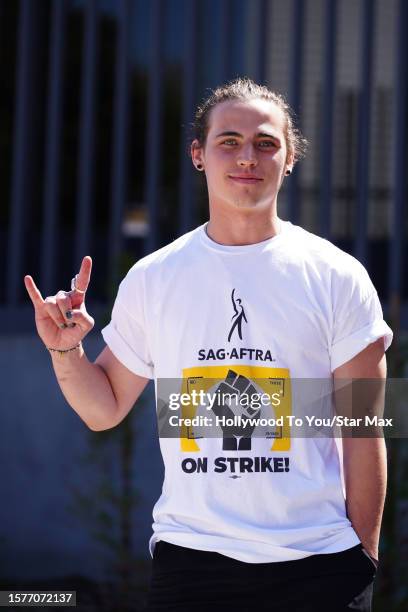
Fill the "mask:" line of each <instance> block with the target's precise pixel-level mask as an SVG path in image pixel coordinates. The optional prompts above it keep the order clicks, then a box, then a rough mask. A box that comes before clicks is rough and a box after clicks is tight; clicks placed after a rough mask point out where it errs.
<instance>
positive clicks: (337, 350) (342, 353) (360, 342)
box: [331, 319, 393, 372]
mask: <svg viewBox="0 0 408 612" xmlns="http://www.w3.org/2000/svg"><path fill="white" fill-rule="evenodd" d="M381 337H383V338H384V350H385V351H386V350H387V349H388V347H389V346H390V344H391V342H392V337H393V333H392V330H391V328H390V327H389V326H388V325H387V323H386V322H385V321H384V320H383V319H377V320H376V321H373V322H372V323H370V324H369V325H366V326H365V327H362V328H361V329H359V330H358V331H356V332H354V333H353V334H351V335H350V336H347V337H346V338H342V340H339V341H338V342H336V344H334V345H333V346H332V349H331V371H332V372H334V370H335V369H336V368H338V367H339V366H341V365H343V363H346V362H347V361H350V359H352V358H353V357H355V356H356V355H358V353H360V352H361V351H362V350H364V349H365V348H366V347H367V346H368V345H369V344H372V343H373V342H375V341H376V340H378V339H379V338H381Z"/></svg>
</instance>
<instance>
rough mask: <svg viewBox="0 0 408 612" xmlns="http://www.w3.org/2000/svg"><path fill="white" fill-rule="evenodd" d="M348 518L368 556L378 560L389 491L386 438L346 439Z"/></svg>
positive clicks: (344, 448) (344, 442)
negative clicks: (387, 489) (386, 498)
mask: <svg viewBox="0 0 408 612" xmlns="http://www.w3.org/2000/svg"><path fill="white" fill-rule="evenodd" d="M343 465H344V478H345V486H346V507H347V515H348V518H349V519H350V521H351V524H352V526H353V528H354V530H355V531H356V533H357V535H358V537H359V538H360V540H361V543H362V545H363V546H364V548H365V549H366V550H367V552H368V553H369V554H370V555H371V556H372V557H374V558H375V559H378V545H379V539H380V530H381V521H382V515H383V510H384V502H385V494H386V487H387V451H386V446H385V441H384V439H383V438H347V437H346V438H343Z"/></svg>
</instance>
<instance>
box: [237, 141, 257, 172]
mask: <svg viewBox="0 0 408 612" xmlns="http://www.w3.org/2000/svg"><path fill="white" fill-rule="evenodd" d="M237 163H238V164H239V165H240V166H244V167H245V166H256V164H257V163H258V160H257V158H256V154H255V150H254V147H253V146H252V145H248V146H246V147H242V148H241V150H240V151H239V154H238V157H237Z"/></svg>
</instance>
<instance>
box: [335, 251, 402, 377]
mask: <svg viewBox="0 0 408 612" xmlns="http://www.w3.org/2000/svg"><path fill="white" fill-rule="evenodd" d="M350 261H352V262H353V263H352V265H351V266H349V268H348V269H347V272H346V273H345V274H343V276H342V278H340V279H339V278H338V277H337V279H335V283H336V284H337V286H336V287H334V288H333V297H334V301H333V306H334V312H333V330H332V332H333V333H332V343H331V349H330V360H331V371H332V372H334V370H335V369H336V368H338V367H339V366H341V365H343V364H344V363H346V362H347V361H349V360H350V359H352V358H353V357H355V356H356V355H358V353H360V352H361V351H362V350H364V349H365V348H366V347H367V346H368V345H369V344H371V343H372V342H375V341H376V340H378V339H379V338H384V350H387V349H388V347H389V346H390V344H391V342H392V338H393V332H392V330H391V328H390V327H389V326H388V325H387V323H386V322H385V321H384V318H383V312H382V308H381V303H380V300H379V297H378V294H377V291H376V289H375V287H374V285H373V283H372V282H371V279H370V277H369V275H368V273H367V271H366V270H365V268H364V267H363V266H362V265H361V264H360V263H359V262H358V261H357V260H355V259H354V258H351V257H350Z"/></svg>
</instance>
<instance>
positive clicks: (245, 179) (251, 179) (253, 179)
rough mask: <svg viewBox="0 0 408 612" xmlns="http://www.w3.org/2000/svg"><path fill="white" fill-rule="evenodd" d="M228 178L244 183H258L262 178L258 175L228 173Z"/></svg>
mask: <svg viewBox="0 0 408 612" xmlns="http://www.w3.org/2000/svg"><path fill="white" fill-rule="evenodd" d="M228 178H230V179H231V180H233V181H235V182H236V183H244V184H246V185H252V184H254V183H259V182H260V181H262V180H263V179H261V178H260V177H259V176H255V175H253V174H229V175H228Z"/></svg>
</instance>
